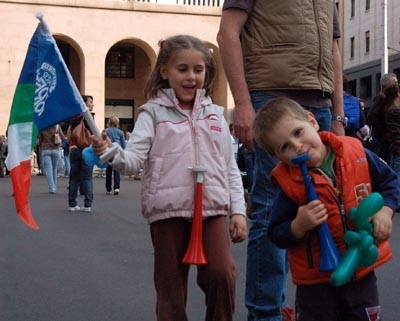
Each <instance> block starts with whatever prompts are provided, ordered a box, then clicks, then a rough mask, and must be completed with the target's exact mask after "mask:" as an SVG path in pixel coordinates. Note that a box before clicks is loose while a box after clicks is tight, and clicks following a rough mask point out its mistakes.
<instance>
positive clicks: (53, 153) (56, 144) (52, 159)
mask: <svg viewBox="0 0 400 321" xmlns="http://www.w3.org/2000/svg"><path fill="white" fill-rule="evenodd" d="M62 138H64V139H65V136H64V134H63V132H62V130H61V126H60V125H54V126H51V127H49V128H46V129H43V130H42V131H41V132H40V133H39V143H38V144H39V146H40V150H41V155H40V156H41V157H42V158H43V159H42V162H43V168H42V170H44V172H45V173H46V176H47V183H48V187H49V193H50V194H55V193H56V191H57V168H58V163H59V162H60V159H61V157H60V146H61V141H62Z"/></svg>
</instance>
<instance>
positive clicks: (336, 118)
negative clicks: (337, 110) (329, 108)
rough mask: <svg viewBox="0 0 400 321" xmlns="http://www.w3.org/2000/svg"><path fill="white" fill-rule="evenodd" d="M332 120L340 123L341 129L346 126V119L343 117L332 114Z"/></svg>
mask: <svg viewBox="0 0 400 321" xmlns="http://www.w3.org/2000/svg"><path fill="white" fill-rule="evenodd" d="M332 120H333V121H337V122H339V123H342V125H343V127H346V125H347V117H345V116H341V115H338V114H333V116H332Z"/></svg>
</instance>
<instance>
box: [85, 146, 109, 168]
mask: <svg viewBox="0 0 400 321" xmlns="http://www.w3.org/2000/svg"><path fill="white" fill-rule="evenodd" d="M82 157H83V160H84V161H85V163H86V164H87V165H88V166H94V165H96V166H97V167H99V168H106V167H107V166H108V163H102V162H101V161H100V158H99V157H98V156H97V155H96V153H95V152H94V149H93V147H92V145H90V146H89V147H86V148H84V149H83V151H82Z"/></svg>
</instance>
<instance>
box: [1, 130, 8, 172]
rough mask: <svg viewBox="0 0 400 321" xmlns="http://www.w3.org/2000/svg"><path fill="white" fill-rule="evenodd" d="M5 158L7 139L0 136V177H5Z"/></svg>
mask: <svg viewBox="0 0 400 321" xmlns="http://www.w3.org/2000/svg"><path fill="white" fill-rule="evenodd" d="M6 158H7V138H6V136H4V135H0V177H4V176H5V175H6V164H5V160H6Z"/></svg>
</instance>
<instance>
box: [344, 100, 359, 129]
mask: <svg viewBox="0 0 400 321" xmlns="http://www.w3.org/2000/svg"><path fill="white" fill-rule="evenodd" d="M343 107H344V115H345V116H346V118H347V126H346V131H349V132H356V131H357V130H358V129H359V128H360V118H361V112H360V101H359V100H358V98H357V97H354V96H351V95H348V94H344V95H343Z"/></svg>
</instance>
